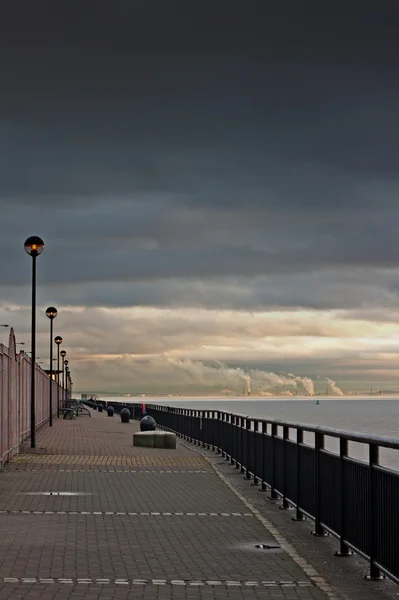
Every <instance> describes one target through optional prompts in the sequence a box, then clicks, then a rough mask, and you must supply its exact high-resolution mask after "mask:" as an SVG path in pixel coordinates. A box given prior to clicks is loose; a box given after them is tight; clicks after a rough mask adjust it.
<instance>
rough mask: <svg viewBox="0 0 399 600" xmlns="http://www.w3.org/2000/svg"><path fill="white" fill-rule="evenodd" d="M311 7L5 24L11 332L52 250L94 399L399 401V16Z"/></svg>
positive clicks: (2, 113)
mask: <svg viewBox="0 0 399 600" xmlns="http://www.w3.org/2000/svg"><path fill="white" fill-rule="evenodd" d="M291 4H292V5H293V6H290V5H287V6H284V7H280V12H277V10H278V9H272V8H268V6H269V5H268V3H265V2H263V1H251V0H246V1H245V2H244V1H237V0H229V1H227V0H226V1H225V0H213V1H212V2H208V1H201V2H200V1H198V2H197V1H196V0H191V1H190V2H187V1H183V0H158V1H155V0H141V1H138V0H137V1H134V2H133V1H131V0H126V1H123V0H113V1H112V2H110V1H107V2H104V1H101V0H97V1H96V2H94V0H93V1H89V0H87V1H85V0H79V2H74V1H68V2H64V3H54V2H43V1H41V0H37V1H35V2H28V1H25V2H19V1H18V0H15V1H13V2H9V3H5V4H4V5H3V6H2V7H1V9H0V75H1V79H0V81H1V94H0V154H1V161H0V210H1V236H0V249H1V253H2V256H3V260H2V265H1V280H0V288H1V289H0V292H1V294H0V298H1V303H0V320H1V322H9V323H10V324H12V325H13V326H14V327H15V329H16V332H17V336H18V339H19V340H24V339H25V340H26V341H27V345H28V342H29V335H28V333H29V301H30V299H29V284H30V267H31V265H30V261H29V259H28V257H27V256H26V254H25V253H24V252H23V242H24V240H25V238H26V237H28V236H29V235H40V236H41V237H43V239H44V241H45V243H46V249H45V252H44V253H43V255H42V256H41V257H40V259H39V264H38V271H39V273H38V280H39V300H38V301H39V304H40V307H39V330H40V331H39V356H42V357H44V360H45V361H46V360H48V358H47V356H48V350H47V337H46V336H47V326H48V323H47V322H46V318H45V317H44V316H43V310H44V309H45V308H46V307H47V306H48V305H50V304H54V305H55V306H56V307H57V308H58V309H59V316H58V317H57V321H56V325H57V333H60V334H61V335H63V337H64V340H65V349H66V350H67V352H68V354H69V356H70V359H71V366H72V365H75V366H74V369H73V372H74V374H75V381H76V386H77V387H78V388H81V389H105V390H121V391H136V390H140V391H157V390H160V389H165V390H166V389H167V390H168V391H169V390H171V389H176V390H177V391H189V390H193V389H197V390H198V389H202V388H203V389H205V387H207V386H210V387H212V386H213V387H214V388H215V389H219V388H220V387H221V383H225V384H226V385H228V386H230V385H234V382H232V381H231V380H230V379H229V377H230V375H229V374H228V373H230V371H227V370H226V381H225V382H221V375H220V373H218V374H217V376H215V377H214V373H213V368H212V365H215V366H217V367H218V363H212V361H222V362H223V363H226V364H227V365H229V366H230V367H231V368H236V367H240V368H243V369H246V370H248V369H258V370H262V371H266V372H269V371H273V372H277V373H280V372H285V373H290V372H292V373H294V374H297V375H299V376H301V377H304V376H307V377H310V378H312V379H314V380H316V379H317V377H319V378H322V380H323V378H324V377H331V378H332V379H334V380H336V381H337V383H339V385H341V387H343V388H344V389H359V388H362V389H366V388H368V386H370V385H373V384H375V385H381V386H385V387H390V386H393V385H395V381H396V379H397V376H398V375H399V373H398V364H399V362H398V361H399V356H398V350H399V325H398V317H399V309H398V300H399V298H398V289H399V270H398V268H397V265H398V261H399V241H398V240H399V236H398V222H399V220H398V217H399V201H398V198H399V196H398V192H399V185H398V168H397V161H398V156H399V116H398V107H399V79H398V67H399V60H398V59H399V54H398V53H399V47H398V46H399V42H398V40H399V35H398V34H399V11H397V10H396V13H397V15H395V14H394V13H393V12H390V11H389V10H388V8H386V10H385V11H384V8H381V7H384V3H381V4H379V7H380V8H379V9H378V12H377V9H375V11H374V12H373V13H371V12H370V13H367V9H366V8H364V9H363V12H362V13H358V14H357V15H355V13H354V11H353V13H352V14H346V13H345V12H342V11H339V9H338V7H337V6H334V5H328V6H327V5H326V6H323V7H321V6H320V12H319V14H317V13H315V12H314V11H312V12H310V10H309V12H306V11H305V9H304V8H302V7H299V6H298V5H297V3H291ZM386 6H388V5H387V4H386ZM283 8H284V10H283ZM321 9H323V10H321ZM334 10H335V13H334V12H333V11H334ZM347 10H349V8H348V9H347ZM328 11H329V12H328ZM2 341H6V336H4V335H3V340H2ZM197 361H202V362H197ZM209 365H211V366H210V367H209ZM218 368H219V367H218ZM259 377H261V376H260V375H259ZM222 379H223V377H222ZM262 381H263V384H264V387H265V388H267V385H266V383H265V380H262ZM240 385H241V384H240ZM323 385H324V384H323ZM398 385H399V384H398ZM215 386H216V387H215ZM239 387H240V386H239ZM255 387H256V384H255ZM396 387H398V386H396Z"/></svg>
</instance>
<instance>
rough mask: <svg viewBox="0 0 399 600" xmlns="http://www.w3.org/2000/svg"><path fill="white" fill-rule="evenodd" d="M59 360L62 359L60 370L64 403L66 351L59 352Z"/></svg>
mask: <svg viewBox="0 0 399 600" xmlns="http://www.w3.org/2000/svg"><path fill="white" fill-rule="evenodd" d="M60 354H61V358H62V366H61V370H62V401H63V402H65V364H64V363H65V357H66V351H65V350H61V353H60Z"/></svg>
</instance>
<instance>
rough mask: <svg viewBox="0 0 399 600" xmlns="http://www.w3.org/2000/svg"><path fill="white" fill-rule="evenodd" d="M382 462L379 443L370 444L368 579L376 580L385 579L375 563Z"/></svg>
mask: <svg viewBox="0 0 399 600" xmlns="http://www.w3.org/2000/svg"><path fill="white" fill-rule="evenodd" d="M379 463H380V449H379V447H378V446H377V444H369V544H370V574H369V575H367V576H366V579H368V580H370V581H376V580H378V579H384V576H383V575H382V574H381V571H380V569H379V568H378V567H377V565H376V564H375V562H376V558H377V545H378V522H377V509H378V505H377V484H378V482H377V477H376V470H375V467H376V466H378V465H379Z"/></svg>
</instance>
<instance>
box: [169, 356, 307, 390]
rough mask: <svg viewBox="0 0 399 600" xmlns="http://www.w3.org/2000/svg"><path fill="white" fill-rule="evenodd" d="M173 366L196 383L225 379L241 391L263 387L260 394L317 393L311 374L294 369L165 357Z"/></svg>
mask: <svg viewBox="0 0 399 600" xmlns="http://www.w3.org/2000/svg"><path fill="white" fill-rule="evenodd" d="M165 360H167V362H168V364H169V365H170V366H173V367H176V368H178V369H179V371H181V372H183V373H184V374H185V375H186V376H187V377H188V378H190V379H191V380H192V382H193V383H198V384H200V383H203V384H207V385H218V384H219V383H221V384H222V385H223V386H224V389H226V388H229V389H230V390H235V391H236V392H237V393H239V394H241V393H242V391H244V394H245V395H247V396H249V395H250V394H251V388H252V386H253V387H255V388H256V389H260V388H261V389H262V391H261V392H257V395H260V396H271V395H273V393H272V392H271V390H273V392H274V393H276V390H277V388H278V392H279V394H285V395H289V396H292V395H294V393H304V394H306V395H308V396H313V395H314V383H313V381H312V379H310V378H309V377H299V376H295V375H293V374H292V373H290V374H289V375H283V374H277V373H273V372H271V371H262V370H261V369H249V370H248V371H245V370H244V369H242V368H240V367H236V368H232V367H228V366H227V365H225V364H224V363H222V362H219V361H214V362H213V363H212V364H205V363H203V362H202V361H193V360H190V359H177V358H172V357H165Z"/></svg>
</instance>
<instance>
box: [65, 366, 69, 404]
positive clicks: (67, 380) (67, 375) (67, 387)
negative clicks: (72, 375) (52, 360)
mask: <svg viewBox="0 0 399 600" xmlns="http://www.w3.org/2000/svg"><path fill="white" fill-rule="evenodd" d="M65 362H66V361H65ZM65 377H66V391H67V398H68V399H69V369H68V367H66V369H65Z"/></svg>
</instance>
